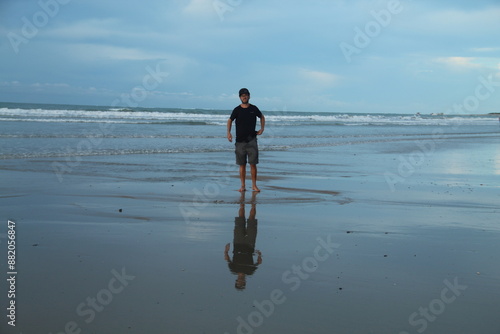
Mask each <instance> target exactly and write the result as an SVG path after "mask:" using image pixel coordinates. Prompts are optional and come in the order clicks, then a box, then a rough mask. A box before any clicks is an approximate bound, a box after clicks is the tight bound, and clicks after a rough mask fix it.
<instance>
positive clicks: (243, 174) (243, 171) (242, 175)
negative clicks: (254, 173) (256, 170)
mask: <svg viewBox="0 0 500 334" xmlns="http://www.w3.org/2000/svg"><path fill="white" fill-rule="evenodd" d="M246 175H247V165H246V164H245V165H240V181H241V188H240V190H239V191H240V192H241V191H245V190H246V189H245V178H246Z"/></svg>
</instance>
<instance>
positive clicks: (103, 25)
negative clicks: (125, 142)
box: [0, 0, 500, 114]
mask: <svg viewBox="0 0 500 334" xmlns="http://www.w3.org/2000/svg"><path fill="white" fill-rule="evenodd" d="M499 31H500V1H499V0H496V1H492V0H490V1H486V0H478V1H470V0H443V1H441V0H386V1H378V0H377V1H368V0H366V1H365V0H352V1H340V0H339V1H336V0H330V1H326V0H309V1H298V0H289V1H284V0H281V1H278V0H162V1H158V0H145V1H127V0H106V1H104V0H36V1H32V0H0V36H1V40H0V57H1V61H0V101H3V102H27V103H51V104H82V105H106V106H124V107H157V108H202V109H223V110H230V109H232V108H234V106H236V105H237V104H238V103H239V99H238V90H239V89H240V88H242V87H246V88H248V89H249V90H250V92H251V103H253V104H255V105H257V106H258V107H259V108H260V109H261V110H276V111H311V112H341V113H404V114H414V113H417V112H420V113H422V114H429V113H444V114H460V113H463V114H485V113H490V112H500V38H499V33H498V32H499Z"/></svg>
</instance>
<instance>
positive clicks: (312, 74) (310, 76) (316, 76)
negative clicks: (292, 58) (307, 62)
mask: <svg viewBox="0 0 500 334" xmlns="http://www.w3.org/2000/svg"><path fill="white" fill-rule="evenodd" d="M298 73H299V77H300V78H301V79H303V80H306V81H309V83H312V84H314V85H318V86H331V85H333V84H335V83H337V82H338V81H339V77H338V76H336V75H334V74H331V73H328V72H322V71H315V70H310V69H305V68H301V69H299V70H298Z"/></svg>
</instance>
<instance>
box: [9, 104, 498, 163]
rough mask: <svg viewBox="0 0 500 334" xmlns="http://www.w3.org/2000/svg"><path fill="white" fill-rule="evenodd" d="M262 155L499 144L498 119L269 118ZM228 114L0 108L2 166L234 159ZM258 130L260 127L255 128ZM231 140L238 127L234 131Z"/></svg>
mask: <svg viewBox="0 0 500 334" xmlns="http://www.w3.org/2000/svg"><path fill="white" fill-rule="evenodd" d="M262 111H263V113H264V115H265V116H266V127H265V132H264V134H263V135H262V136H261V137H259V147H260V150H261V151H281V150H291V149H294V148H302V147H320V146H338V145H353V144H359V143H370V142H400V141H410V140H415V139H421V140H425V139H432V138H433V136H434V134H435V133H436V131H437V132H439V133H441V134H444V135H446V136H447V138H448V139H453V138H457V139H459V138H463V137H468V136H471V135H473V136H476V137H477V136H482V137H488V136H498V134H499V121H498V116H495V115H425V114H421V115H420V114H418V115H408V114H371V113H368V112H367V113H357V114H353V113H333V112H314V111H310V112H293V111H277V110H273V111H266V110H262ZM230 114H231V110H204V109H178V108H116V107H108V106H81V105H58V104H22V103H0V122H1V128H2V130H1V133H0V139H1V140H0V159H31V158H50V157H68V156H69V157H71V156H106V155H129V154H173V153H196V152H205V153H206V152H223V151H232V150H233V146H232V144H231V143H229V142H228V141H227V139H226V122H227V119H228V117H229V115H230ZM257 127H258V126H257ZM233 132H234V127H233Z"/></svg>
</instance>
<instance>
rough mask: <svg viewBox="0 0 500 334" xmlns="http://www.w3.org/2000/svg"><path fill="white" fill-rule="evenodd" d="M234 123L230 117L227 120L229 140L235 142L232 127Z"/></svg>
mask: <svg viewBox="0 0 500 334" xmlns="http://www.w3.org/2000/svg"><path fill="white" fill-rule="evenodd" d="M232 125H233V120H232V119H231V118H229V119H228V120H227V140H229V141H230V142H233V135H232V134H231V127H232Z"/></svg>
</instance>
